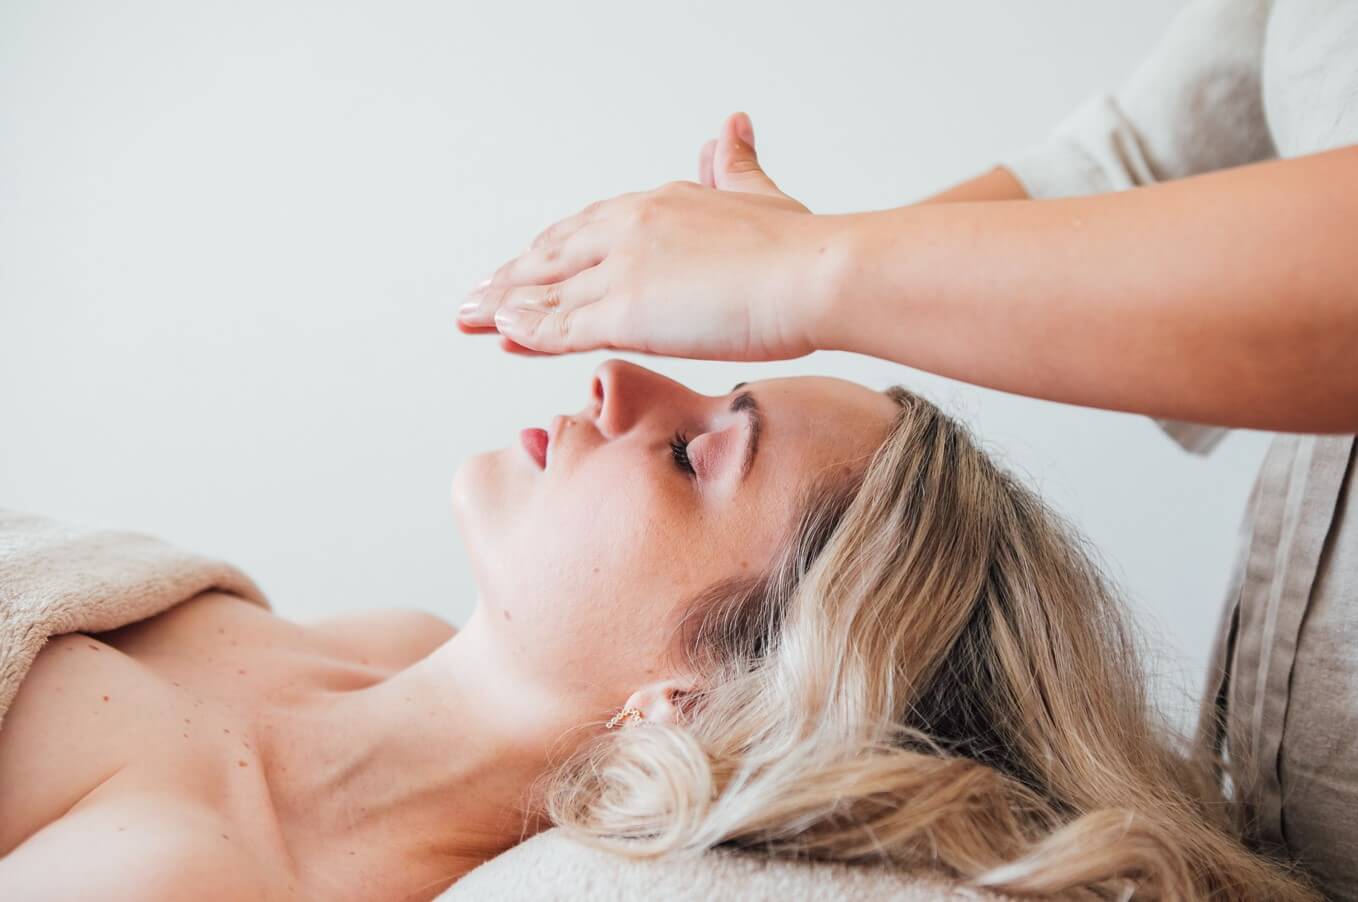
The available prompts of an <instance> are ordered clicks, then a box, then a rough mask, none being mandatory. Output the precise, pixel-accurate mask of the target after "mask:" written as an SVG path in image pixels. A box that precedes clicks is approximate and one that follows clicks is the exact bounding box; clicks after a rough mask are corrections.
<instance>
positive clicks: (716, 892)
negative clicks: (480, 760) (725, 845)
mask: <svg viewBox="0 0 1358 902" xmlns="http://www.w3.org/2000/svg"><path fill="white" fill-rule="evenodd" d="M1004 898H1006V897H1003V896H999V895H995V894H992V893H987V892H983V891H980V890H974V889H970V888H967V887H963V886H960V885H958V884H957V883H955V882H953V881H950V880H947V879H946V878H942V877H936V876H930V875H924V874H917V873H910V872H905V871H900V870H893V869H890V868H885V867H877V866H873V867H869V866H865V865H844V864H833V863H829V862H814V863H813V862H807V861H789V860H785V859H778V858H773V857H770V856H768V855H755V854H749V853H735V852H727V851H722V850H716V851H712V852H707V853H705V854H704V855H702V856H701V857H699V858H673V859H645V860H636V859H631V858H625V857H623V856H621V855H615V854H612V853H610V852H604V851H601V850H598V849H594V848H591V847H589V846H586V845H583V844H581V843H578V842H576V841H574V840H572V839H570V838H569V837H568V836H567V835H566V834H565V832H564V831H562V830H561V829H559V828H557V829H552V830H548V831H546V832H544V833H539V834H538V835H537V836H535V837H533V838H532V839H529V840H528V841H527V842H522V843H520V844H519V845H517V846H515V847H514V848H512V849H510V850H509V851H507V852H502V853H501V854H499V855H497V856H496V857H494V858H492V859H491V860H490V861H487V862H486V863H485V864H483V865H481V866H480V867H478V868H475V869H473V870H472V871H471V872H470V873H468V874H467V875H466V876H465V877H463V878H462V879H461V880H459V881H458V882H457V883H454V884H453V885H452V887H450V888H449V889H448V890H447V891H445V892H444V893H443V894H442V895H441V896H439V902H558V900H559V902H573V900H578V899H588V900H590V902H657V900H661V899H663V900H665V902H720V900H726V899H730V900H740V902H786V900H790V899H795V900H797V902H843V900H858V899H863V900H867V899H871V900H874V902H878V900H880V902H927V900H933V899H978V900H987V902H995V900H1001V899H1004Z"/></svg>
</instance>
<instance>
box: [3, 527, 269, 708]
mask: <svg viewBox="0 0 1358 902" xmlns="http://www.w3.org/2000/svg"><path fill="white" fill-rule="evenodd" d="M209 589H217V590H220V591H222V592H230V593H231V594H233V595H239V596H240V597H241V598H245V599H247V600H249V601H253V602H256V603H258V604H261V605H263V606H265V607H269V602H268V600H267V599H266V598H265V597H264V593H263V592H261V591H260V589H259V587H258V586H256V585H255V583H254V581H253V580H251V579H250V577H248V576H246V575H245V574H244V573H242V572H241V571H240V570H238V569H236V568H235V567H233V566H232V565H230V564H228V563H226V562H224V561H219V560H215V559H213V558H208V557H202V556H200V555H197V554H193V553H192V552H188V551H183V550H181V549H178V548H175V547H174V546H172V545H169V544H167V543H165V542H163V541H161V540H160V539H157V538H154V537H153V536H149V535H145V534H143V533H137V532H127V531H123V530H112V529H98V528H94V527H90V526H84V525H79V524H73V523H64V522H61V521H58V520H54V519H51V518H50V517H43V516H40V515H38V514H29V513H23V512H20V511H11V510H0V726H3V724H4V717H5V712H6V711H8V710H9V706H10V703H11V702H13V701H14V696H15V695H16V694H18V692H19V685H20V684H21V683H22V682H23V679H24V676H25V675H26V674H27V673H28V669H29V667H31V666H32V665H33V659H34V658H36V657H37V656H38V652H39V651H40V650H41V649H42V647H43V645H44V644H45V643H46V642H47V640H48V639H50V638H51V637H53V636H60V635H61V634H63V633H73V632H87V633H94V632H99V631H101V630H111V629H116V628H117V627H120V626H125V625H127V624H129V623H135V622H136V621H138V620H144V619H146V618H147V617H150V616H152V615H154V614H159V613H160V612H161V611H164V610H166V609H168V608H172V607H174V606H175V605H177V604H179V603H180V602H181V601H187V600H189V599H190V598H192V597H194V596H195V595H198V594H199V593H201V592H205V591H207V590H209Z"/></svg>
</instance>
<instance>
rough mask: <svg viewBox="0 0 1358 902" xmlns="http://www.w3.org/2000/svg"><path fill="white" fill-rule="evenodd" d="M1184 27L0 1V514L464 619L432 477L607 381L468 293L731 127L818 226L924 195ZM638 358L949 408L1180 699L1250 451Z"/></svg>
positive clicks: (687, 9)
mask: <svg viewBox="0 0 1358 902" xmlns="http://www.w3.org/2000/svg"><path fill="white" fill-rule="evenodd" d="M1179 5H1180V4H1179V3H1177V2H1174V0H1143V2H1140V3H1136V4H1127V3H1115V2H1113V0H1103V2H1089V0H1030V2H1026V3H1021V4H1020V3H1011V2H1007V0H966V2H949V3H939V2H934V0H913V2H889V0H875V2H856V3H855V2H846V3H835V4H830V3H820V2H817V3H787V2H781V3H772V2H768V3H743V4H733V3H717V2H704V3H680V2H675V3H667V4H655V3H636V2H625V0H617V2H609V3H584V4H568V3H547V2H540V3H521V2H496V3H477V4H471V3H461V4H455V3H435V2H427V3H392V2H383V3H378V2H370V3H366V4H354V3H333V2H325V3H322V2H316V3H276V2H233V3H202V2H199V3H182V2H168V0H167V2H160V3H156V2H146V0H129V2H124V3H118V4H110V3H103V2H87V3H68V2H53V0H42V2H39V0H7V2H5V3H4V4H0V506H5V507H11V508H18V509H24V510H31V511H36V512H40V513H44V514H48V515H51V516H55V517H61V518H68V519H73V520H77V521H81V522H85V523H90V524H95V525H104V526H114V527H123V528H132V529H137V530H142V531H147V532H151V533H154V534H157V535H160V536H162V537H164V538H166V539H168V540H170V541H173V542H175V543H177V544H181V545H184V546H186V547H189V548H193V549H195V550H198V551H202V552H205V553H209V554H213V555H216V556H220V557H223V558H225V559H227V560H230V561H232V562H234V563H236V564H238V565H239V566H241V567H242V568H244V569H245V570H246V571H247V572H249V573H250V574H252V575H253V576H254V577H255V578H256V580H257V581H258V582H259V583H260V584H261V585H262V586H263V588H264V590H265V591H266V592H267V593H268V594H269V595H270V596H271V597H272V598H273V600H274V602H275V604H276V606H277V608H278V610H279V611H280V612H281V613H283V614H284V615H286V616H295V617H299V618H310V617H317V616H322V615H324V614H326V613H328V612H337V611H344V610H349V609H359V608H369V607H380V606H388V605H403V606H404V605H413V606H417V607H422V608H427V609H431V610H433V611H436V612H438V613H440V614H442V615H444V616H446V617H448V618H451V619H452V620H453V621H455V622H456V621H460V620H461V619H462V618H464V617H465V616H466V614H467V613H468V611H469V608H470V604H471V602H472V600H473V597H474V587H473V586H472V584H471V580H470V577H469V570H468V566H467V561H466V559H465V556H464V552H463V550H462V548H461V545H460V543H459V540H458V536H457V534H456V533H455V531H454V527H453V521H452V515H451V512H450V510H449V506H448V501H447V495H448V483H449V479H450V477H451V475H452V472H453V469H454V468H455V466H456V465H457V463H458V461H459V460H460V459H462V458H463V457H464V456H466V455H468V454H470V453H473V452H476V451H480V450H484V449H487V448H491V447H496V446H501V445H506V444H509V443H511V442H513V441H515V440H516V433H517V431H518V429H520V428H521V427H523V426H527V425H540V424H545V423H546V421H547V419H548V418H549V417H550V416H551V415H552V414H554V413H556V412H560V411H568V410H574V409H576V408H578V407H579V406H580V405H581V404H583V403H584V401H585V399H586V396H587V395H586V393H587V389H588V376H589V373H590V371H591V370H592V369H593V368H594V367H595V366H596V365H597V364H598V363H599V362H600V361H602V360H604V359H606V355H605V354H603V353H594V354H587V355H575V356H571V357H563V358H552V359H522V358H518V357H513V356H510V355H506V354H505V353H504V352H502V351H500V350H499V349H498V347H497V346H496V344H495V342H494V340H493V339H492V338H489V337H469V336H465V335H462V334H461V333H459V332H457V331H456V329H455V327H454V324H453V314H454V311H455V309H456V307H457V305H458V304H459V303H460V301H461V297H462V295H463V293H464V292H465V291H466V290H467V289H469V288H470V287H471V286H472V285H473V284H474V283H475V282H477V281H479V280H480V279H481V278H482V277H484V276H485V275H488V274H489V273H490V271H491V270H492V269H493V268H494V267H495V266H497V265H498V264H499V263H501V262H503V261H504V260H505V259H507V258H509V257H510V256H513V255H514V254H516V253H517V252H518V251H519V250H520V249H521V248H522V247H523V246H524V245H526V243H527V242H528V241H529V240H530V239H531V237H532V236H533V235H534V234H535V233H536V232H537V231H538V230H540V229H541V228H543V227H544V226H546V225H547V224H548V223H550V222H552V221H554V220H555V219H558V218H560V217H563V216H565V215H568V214H570V213H572V212H574V211H576V210H577V209H578V208H580V207H582V206H584V205H585V204H586V203H588V202H589V201H591V200H594V199H597V198H601V197H606V196H611V195H614V194H618V193H622V192H625V191H633V190H639V189H643V188H648V187H653V186H655V185H658V184H660V183H662V182H665V181H668V180H671V179H675V178H696V159H697V151H698V147H699V145H700V144H701V143H702V141H703V140H704V139H706V138H707V137H709V136H711V135H713V134H715V131H716V129H717V127H718V125H719V124H720V123H721V121H722V119H723V117H724V116H725V115H726V114H727V113H729V112H732V111H734V110H737V109H745V110H747V111H749V112H750V114H751V116H752V118H753V120H754V123H755V128H756V132H757V135H758V144H759V147H760V150H761V158H762V159H763V161H764V163H765V166H766V168H767V169H768V170H769V171H770V173H772V174H773V175H774V177H775V178H777V179H778V180H779V181H780V183H781V184H782V185H783V187H784V188H785V189H786V190H788V191H789V192H790V193H792V194H793V195H794V196H796V197H798V198H800V199H802V200H803V201H804V202H806V203H807V204H808V205H810V206H811V207H812V209H814V210H817V211H821V212H844V211H850V210H857V209H867V208H881V207H889V206H896V205H899V204H902V203H906V202H910V201H913V200H917V199H919V198H921V197H923V196H924V195H926V194H929V193H932V192H933V191H936V190H938V189H940V188H942V187H944V186H946V185H948V184H951V183H953V182H955V181H959V180H961V179H963V178H965V177H968V176H970V175H972V174H974V173H976V172H979V171H981V170H982V169H984V168H987V167H988V166H990V165H991V164H992V163H994V162H995V161H996V160H997V159H998V158H999V157H1000V156H1002V155H1004V154H1008V153H1011V152H1013V151H1015V150H1017V149H1019V148H1022V147H1024V146H1026V145H1027V144H1028V143H1029V142H1032V141H1036V140H1038V139H1040V138H1041V137H1042V136H1043V135H1044V134H1045V133H1046V131H1047V130H1048V129H1049V128H1050V127H1051V126H1052V125H1053V124H1054V123H1055V122H1056V120H1057V119H1059V118H1060V117H1061V116H1063V115H1064V114H1065V113H1066V112H1067V111H1068V110H1070V109H1071V108H1073V107H1074V106H1075V105H1076V104H1077V103H1078V102H1079V101H1081V100H1082V99H1083V98H1085V97H1086V96H1087V95H1088V94H1090V93H1092V92H1093V91H1096V90H1100V89H1104V88H1109V87H1112V86H1114V85H1116V84H1117V82H1118V81H1119V80H1120V79H1121V78H1122V77H1124V76H1125V75H1126V74H1127V72H1128V71H1129V70H1130V68H1131V67H1132V66H1133V65H1134V64H1135V63H1136V61H1137V60H1138V59H1139V58H1140V57H1141V56H1142V54H1144V53H1145V52H1146V51H1147V50H1148V49H1149V48H1150V47H1151V46H1152V44H1153V43H1154V41H1155V40H1156V38H1157V36H1158V34H1159V33H1160V32H1161V30H1162V29H1163V28H1164V27H1165V25H1166V24H1167V22H1168V20H1169V19H1170V17H1171V16H1172V15H1173V13H1174V11H1175V10H1176V9H1177V8H1178V6H1179ZM622 356H627V355H622ZM631 359H634V360H636V361H637V362H639V363H642V364H643V365H648V366H653V367H655V368H657V369H660V370H661V371H662V372H665V373H666V374H668V375H671V376H673V377H675V378H679V379H681V380H683V381H685V382H687V383H689V384H690V385H692V386H693V387H695V388H697V389H699V390H701V391H705V392H720V391H725V390H726V388H727V387H729V385H730V384H731V383H732V382H734V381H736V380H738V379H756V378H765V377H769V376H773V375H782V374H790V373H808V372H815V373H827V374H833V375H839V376H844V377H848V378H852V379H857V380H859V381H861V382H864V383H865V384H868V385H871V386H873V387H875V388H881V387H883V386H885V385H887V384H889V383H892V382H898V381H899V382H902V383H904V384H906V385H908V386H911V387H914V388H917V389H920V390H923V391H925V392H926V393H928V394H930V396H932V397H934V398H935V399H937V400H940V401H942V402H943V403H945V404H946V405H947V406H949V407H950V408H951V409H952V410H954V411H956V412H958V413H960V414H961V415H963V416H964V417H965V418H966V419H968V420H969V421H970V422H972V423H973V424H974V426H975V427H976V429H977V430H978V431H979V432H980V434H981V435H982V436H983V437H984V438H985V439H987V441H988V442H989V444H990V446H991V447H992V448H993V449H994V450H995V451H996V452H997V453H998V454H1000V455H1001V456H1002V457H1003V458H1004V459H1005V460H1007V461H1008V462H1009V463H1010V464H1011V465H1013V466H1014V467H1016V468H1018V469H1020V470H1021V471H1022V472H1024V473H1026V474H1027V476H1028V477H1029V478H1030V479H1031V481H1032V482H1033V483H1034V484H1036V485H1037V486H1038V487H1039V488H1040V490H1041V491H1042V492H1044V493H1045V495H1046V496H1047V497H1048V498H1049V499H1051V500H1052V501H1053V502H1054V503H1055V504H1056V505H1057V506H1058V507H1059V508H1060V509H1062V510H1063V511H1065V512H1066V513H1067V514H1068V515H1069V516H1070V517H1071V518H1073V519H1074V520H1075V521H1076V522H1077V523H1078V524H1079V525H1080V526H1081V527H1082V528H1083V529H1084V530H1085V531H1086V532H1087V533H1088V534H1089V535H1090V536H1091V538H1092V539H1093V540H1094V542H1095V543H1096V544H1097V546H1098V547H1099V548H1101V549H1102V551H1103V553H1104V554H1105V555H1106V557H1107V560H1108V563H1109V566H1110V568H1111V570H1112V572H1113V574H1114V576H1115V577H1116V578H1117V579H1118V580H1119V581H1120V583H1121V585H1122V586H1123V587H1124V589H1125V591H1126V593H1127V594H1128V596H1129V597H1130V598H1131V600H1132V602H1133V603H1134V605H1135V606H1136V608H1137V610H1138V611H1139V612H1140V614H1141V615H1142V617H1143V620H1144V622H1145V623H1146V624H1147V625H1148V627H1149V628H1151V629H1152V630H1153V631H1154V632H1155V633H1156V634H1157V635H1159V636H1160V637H1161V640H1162V648H1163V649H1164V654H1163V660H1162V661H1161V662H1160V663H1159V664H1158V665H1157V669H1158V670H1159V671H1160V672H1161V676H1162V684H1161V686H1162V691H1163V692H1164V693H1165V697H1166V698H1167V699H1168V700H1169V703H1170V704H1171V705H1173V706H1175V707H1176V708H1181V707H1182V704H1183V701H1184V695H1185V694H1189V695H1192V694H1195V693H1196V691H1197V686H1198V684H1199V680H1200V678H1201V673H1202V671H1203V667H1204V663H1205V658H1206V650H1207V647H1208V642H1209V638H1210V635H1211V632H1212V627H1213V624H1214V622H1215V618H1216V615H1217V609H1218V605H1219V598H1220V593H1221V591H1222V588H1223V585H1224V582H1225V579H1226V574H1227V569H1228V566H1229V563H1230V561H1231V558H1232V555H1233V549H1234V541H1235V529H1236V523H1237V520H1238V517H1239V514H1240V511H1241V509H1242V507H1243V504H1244V499H1245V496H1246V494H1247V491H1248V488H1249V483H1250V480H1251V478H1252V476H1253V473H1254V470H1255V467H1256V466H1257V464H1258V461H1259V459H1260V458H1261V456H1262V451H1263V448H1264V444H1265V440H1266V436H1263V435H1260V434H1249V433H1238V434H1236V435H1234V436H1232V437H1231V438H1230V439H1229V440H1228V441H1227V442H1226V443H1225V444H1223V445H1222V446H1221V447H1220V448H1219V449H1218V451H1217V452H1216V454H1214V455H1213V456H1212V457H1210V458H1207V459H1198V458H1194V457H1191V456H1189V455H1187V454H1184V453H1182V452H1181V451H1179V450H1178V449H1177V447H1176V446H1174V445H1173V444H1172V443H1171V442H1170V441H1169V440H1168V439H1166V438H1164V437H1162V436H1161V435H1160V433H1159V431H1158V430H1157V429H1156V428H1155V427H1154V426H1153V425H1152V424H1151V423H1150V422H1149V421H1146V420H1143V419H1141V418H1138V417H1133V416H1125V415H1117V414H1109V413H1102V412H1091V411H1084V410H1078V409H1075V408H1069V407H1064V406H1061V405H1055V404H1050V403H1043V402H1037V401H1031V400H1027V399H1022V398H1017V397H1011V396H1007V395H1003V394H1000V393H997V392H990V391H984V390H979V389H974V388H971V387H968V386H963V385H960V384H957V383H948V382H945V381H943V380H940V379H936V378H933V377H928V376H925V375H923V374H920V373H917V372H914V371H911V370H908V369H905V368H903V367H899V366H896V365H894V364H887V363H884V362H881V361H876V360H872V359H868V358H862V357H856V356H853V355H849V354H841V353H818V354H815V355H812V356H811V357H808V358H803V359H801V360H797V361H790V362H787V363H782V364H770V365H739V364H723V363H706V362H694V361H664V360H659V361H658V360H657V359H655V358H642V357H633V358H631Z"/></svg>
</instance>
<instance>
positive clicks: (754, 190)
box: [712, 113, 786, 197]
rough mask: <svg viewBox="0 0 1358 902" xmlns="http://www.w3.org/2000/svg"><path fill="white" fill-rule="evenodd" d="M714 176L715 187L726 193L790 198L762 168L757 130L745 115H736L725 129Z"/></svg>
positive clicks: (716, 149)
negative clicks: (757, 153)
mask: <svg viewBox="0 0 1358 902" xmlns="http://www.w3.org/2000/svg"><path fill="white" fill-rule="evenodd" d="M712 175H713V180H714V182H715V186H716V187H717V188H720V189H722V190H723V191H744V192H746V193H749V194H766V195H771V196H774V197H786V195H785V194H783V192H782V191H779V190H778V186H777V185H775V184H774V183H773V179H771V178H769V177H768V176H767V175H765V174H764V170H763V169H761V168H760V167H759V159H758V157H756V156H755V152H754V126H753V125H752V124H751V123H750V117H749V116H748V115H746V114H745V113H735V114H733V115H732V116H730V117H729V118H727V120H726V123H725V124H724V125H723V126H722V130H721V136H720V137H719V138H718V139H717V146H716V148H715V150H714V153H713V160H712Z"/></svg>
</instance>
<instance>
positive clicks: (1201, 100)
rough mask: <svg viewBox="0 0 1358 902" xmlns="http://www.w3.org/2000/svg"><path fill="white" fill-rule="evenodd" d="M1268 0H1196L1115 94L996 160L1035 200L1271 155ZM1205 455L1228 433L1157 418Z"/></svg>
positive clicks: (1097, 98) (1102, 95) (1094, 99)
mask: <svg viewBox="0 0 1358 902" xmlns="http://www.w3.org/2000/svg"><path fill="white" fill-rule="evenodd" d="M1272 6H1273V3H1272V0H1194V2H1191V3H1189V4H1188V5H1187V6H1186V7H1184V9H1182V10H1181V11H1180V12H1179V13H1178V15H1177V16H1176V17H1175V18H1174V20H1173V21H1172V22H1171V24H1170V26H1169V28H1168V30H1167V31H1166V32H1165V34H1164V35H1163V36H1162V37H1161V39H1160V41H1159V42H1158V43H1157V44H1156V46H1155V47H1154V48H1153V49H1152V51H1151V52H1150V54H1149V55H1148V56H1146V57H1145V58H1144V59H1143V60H1142V61H1141V63H1140V64H1139V65H1138V66H1137V67H1136V69H1135V70H1134V71H1133V72H1132V74H1131V75H1130V76H1129V77H1128V78H1127V79H1126V81H1125V82H1124V83H1123V84H1122V85H1121V86H1120V87H1118V88H1116V89H1115V90H1113V91H1111V92H1109V91H1101V92H1099V93H1096V94H1094V95H1092V96H1090V97H1089V98H1088V99H1087V100H1086V101H1085V102H1084V103H1083V104H1081V105H1080V106H1079V107H1078V108H1077V109H1076V110H1074V111H1073V112H1072V113H1071V114H1070V115H1069V116H1067V117H1066V118H1065V119H1063V120H1062V121H1061V122H1059V123H1058V124H1057V126H1056V127H1055V128H1054V129H1053V130H1052V131H1051V132H1050V133H1049V134H1048V136H1047V137H1046V138H1045V139H1044V140H1042V141H1040V142H1038V143H1037V144H1035V145H1033V146H1030V147H1027V148H1024V149H1022V150H1020V151H1019V152H1017V153H1015V154H1013V155H1011V156H1010V157H1007V158H1004V159H1001V160H1000V163H1001V165H1003V166H1004V167H1005V168H1006V169H1008V170H1009V171H1010V172H1012V173H1013V174H1014V176H1015V178H1017V179H1018V180H1019V182H1020V183H1021V184H1022V185H1023V187H1024V189H1025V190H1026V191H1027V193H1028V195H1029V196H1031V197H1035V198H1046V197H1061V196H1069V195H1078V194H1098V193H1103V192H1108V191H1121V190H1124V189H1127V188H1134V187H1137V186H1139V185H1147V184H1151V183H1154V182H1160V181H1167V180H1170V179H1176V178H1182V177H1184V176H1189V175H1194V174H1196V173H1200V172H1208V171H1211V170H1214V169H1224V168H1227V167H1230V166H1238V165H1242V164H1245V163H1251V162H1255V161H1257V160H1263V159H1268V158H1270V157H1274V156H1276V155H1277V154H1276V150H1275V148H1274V145H1273V138H1272V135H1271V133H1270V131H1269V128H1268V123H1267V120H1266V118H1265V115H1264V102H1263V91H1262V87H1261V80H1260V78H1261V70H1262V59H1263V45H1264V33H1265V30H1266V28H1267V25H1268V18H1269V14H1270V12H1271V10H1272ZM1156 422H1157V423H1158V424H1159V425H1160V426H1161V428H1163V429H1164V430H1165V431H1166V432H1167V433H1168V434H1169V435H1170V436H1171V437H1173V438H1174V440H1175V441H1177V442H1178V443H1179V444H1180V445H1182V446H1183V447H1184V448H1186V449H1188V450H1190V451H1195V452H1197V453H1206V452H1207V451H1209V450H1211V448H1212V447H1214V446H1215V445H1216V443H1217V442H1218V441H1219V440H1220V439H1221V437H1222V436H1223V435H1225V434H1226V432H1227V430H1225V429H1222V428H1219V427H1215V426H1205V425H1201V424H1196V423H1184V422H1179V421H1174V420H1156Z"/></svg>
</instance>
